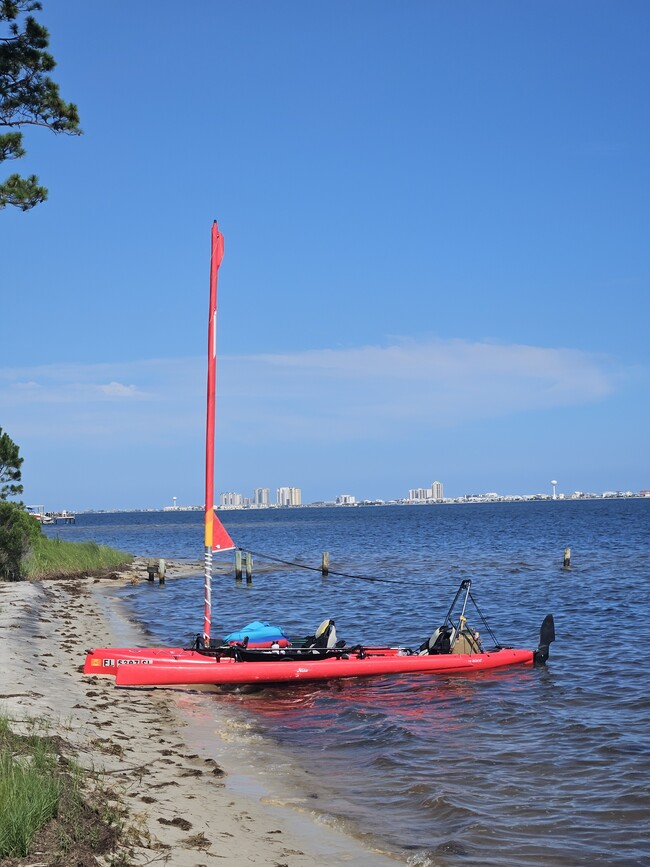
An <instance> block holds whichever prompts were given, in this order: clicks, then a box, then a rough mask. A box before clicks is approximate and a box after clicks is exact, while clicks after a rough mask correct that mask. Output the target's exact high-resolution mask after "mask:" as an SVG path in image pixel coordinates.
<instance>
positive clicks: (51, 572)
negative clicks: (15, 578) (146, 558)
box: [23, 535, 133, 580]
mask: <svg viewBox="0 0 650 867" xmlns="http://www.w3.org/2000/svg"><path fill="white" fill-rule="evenodd" d="M132 560H133V557H132V556H131V555H130V554H127V553H126V552H124V551H118V550H117V549H116V548H109V547H108V546H107V545H98V544H97V543H96V542H64V541H63V540H62V539H59V538H53V539H51V538H48V537H47V536H45V535H41V536H39V537H38V538H37V539H35V540H34V543H33V546H32V550H31V552H30V553H29V555H28V556H27V557H26V558H25V561H24V564H23V569H24V575H25V577H26V578H29V579H32V580H37V579H40V578H48V577H53V576H57V577H59V576H66V575H70V576H73V575H79V574H84V573H88V574H91V573H93V572H102V571H105V570H109V569H118V568H120V567H122V566H125V565H126V564H127V563H130V562H131V561H132Z"/></svg>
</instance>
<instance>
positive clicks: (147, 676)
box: [115, 648, 534, 686]
mask: <svg viewBox="0 0 650 867" xmlns="http://www.w3.org/2000/svg"><path fill="white" fill-rule="evenodd" d="M197 655H198V654H197ZM204 659H205V658H204ZM533 660H534V651H532V650H521V649H513V648H503V649H501V650H496V651H493V652H487V653H480V654H478V653H466V654H439V655H428V654H427V655H425V656H420V655H418V654H406V653H404V652H403V651H401V650H399V649H393V650H392V651H391V650H390V649H386V651H384V652H378V653H373V651H372V650H371V649H367V650H366V651H365V654H364V655H356V656H347V655H341V656H338V657H334V658H318V657H315V658H314V659H313V661H312V660H309V659H308V658H307V657H306V656H304V657H302V658H300V659H292V658H288V657H287V658H278V659H277V661H276V660H273V661H271V660H270V659H269V660H268V661H267V660H264V661H258V662H252V661H241V660H237V659H235V658H233V657H221V658H220V659H216V660H214V659H212V660H210V661H208V662H205V661H204V662H200V663H199V662H198V661H197V660H192V661H189V660H187V661H184V660H180V659H177V660H174V661H171V662H164V661H163V660H162V659H160V658H159V659H158V660H156V661H154V662H152V663H151V664H148V665H130V664H128V663H126V664H122V665H118V666H117V668H116V671H115V681H116V683H117V685H118V686H174V685H180V684H215V685H221V684H256V683H288V682H296V681H298V680H300V681H314V680H330V679H336V680H338V679H339V678H343V677H376V676H378V675H383V674H405V673H414V674H416V673H423V674H425V673H426V674H455V673H467V672H469V671H485V670H488V669H494V668H502V667H503V666H508V665H532V663H533Z"/></svg>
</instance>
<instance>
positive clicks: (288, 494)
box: [276, 488, 302, 506]
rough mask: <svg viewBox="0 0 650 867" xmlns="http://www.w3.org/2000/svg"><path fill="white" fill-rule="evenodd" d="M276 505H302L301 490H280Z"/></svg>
mask: <svg viewBox="0 0 650 867" xmlns="http://www.w3.org/2000/svg"><path fill="white" fill-rule="evenodd" d="M276 503H277V504H278V506H300V505H302V492H301V490H300V488H278V490H277V495H276Z"/></svg>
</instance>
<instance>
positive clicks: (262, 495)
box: [253, 488, 271, 506]
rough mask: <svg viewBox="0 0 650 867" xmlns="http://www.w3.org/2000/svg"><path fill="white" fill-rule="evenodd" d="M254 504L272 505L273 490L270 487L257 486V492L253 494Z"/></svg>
mask: <svg viewBox="0 0 650 867" xmlns="http://www.w3.org/2000/svg"><path fill="white" fill-rule="evenodd" d="M253 504H254V505H255V506H270V505H271V491H270V489H269V488H255V493H254V494H253Z"/></svg>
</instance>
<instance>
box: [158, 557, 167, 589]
mask: <svg viewBox="0 0 650 867" xmlns="http://www.w3.org/2000/svg"><path fill="white" fill-rule="evenodd" d="M166 568H167V564H166V563H165V561H164V560H159V561H158V583H159V584H164V583H165V570H166Z"/></svg>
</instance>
